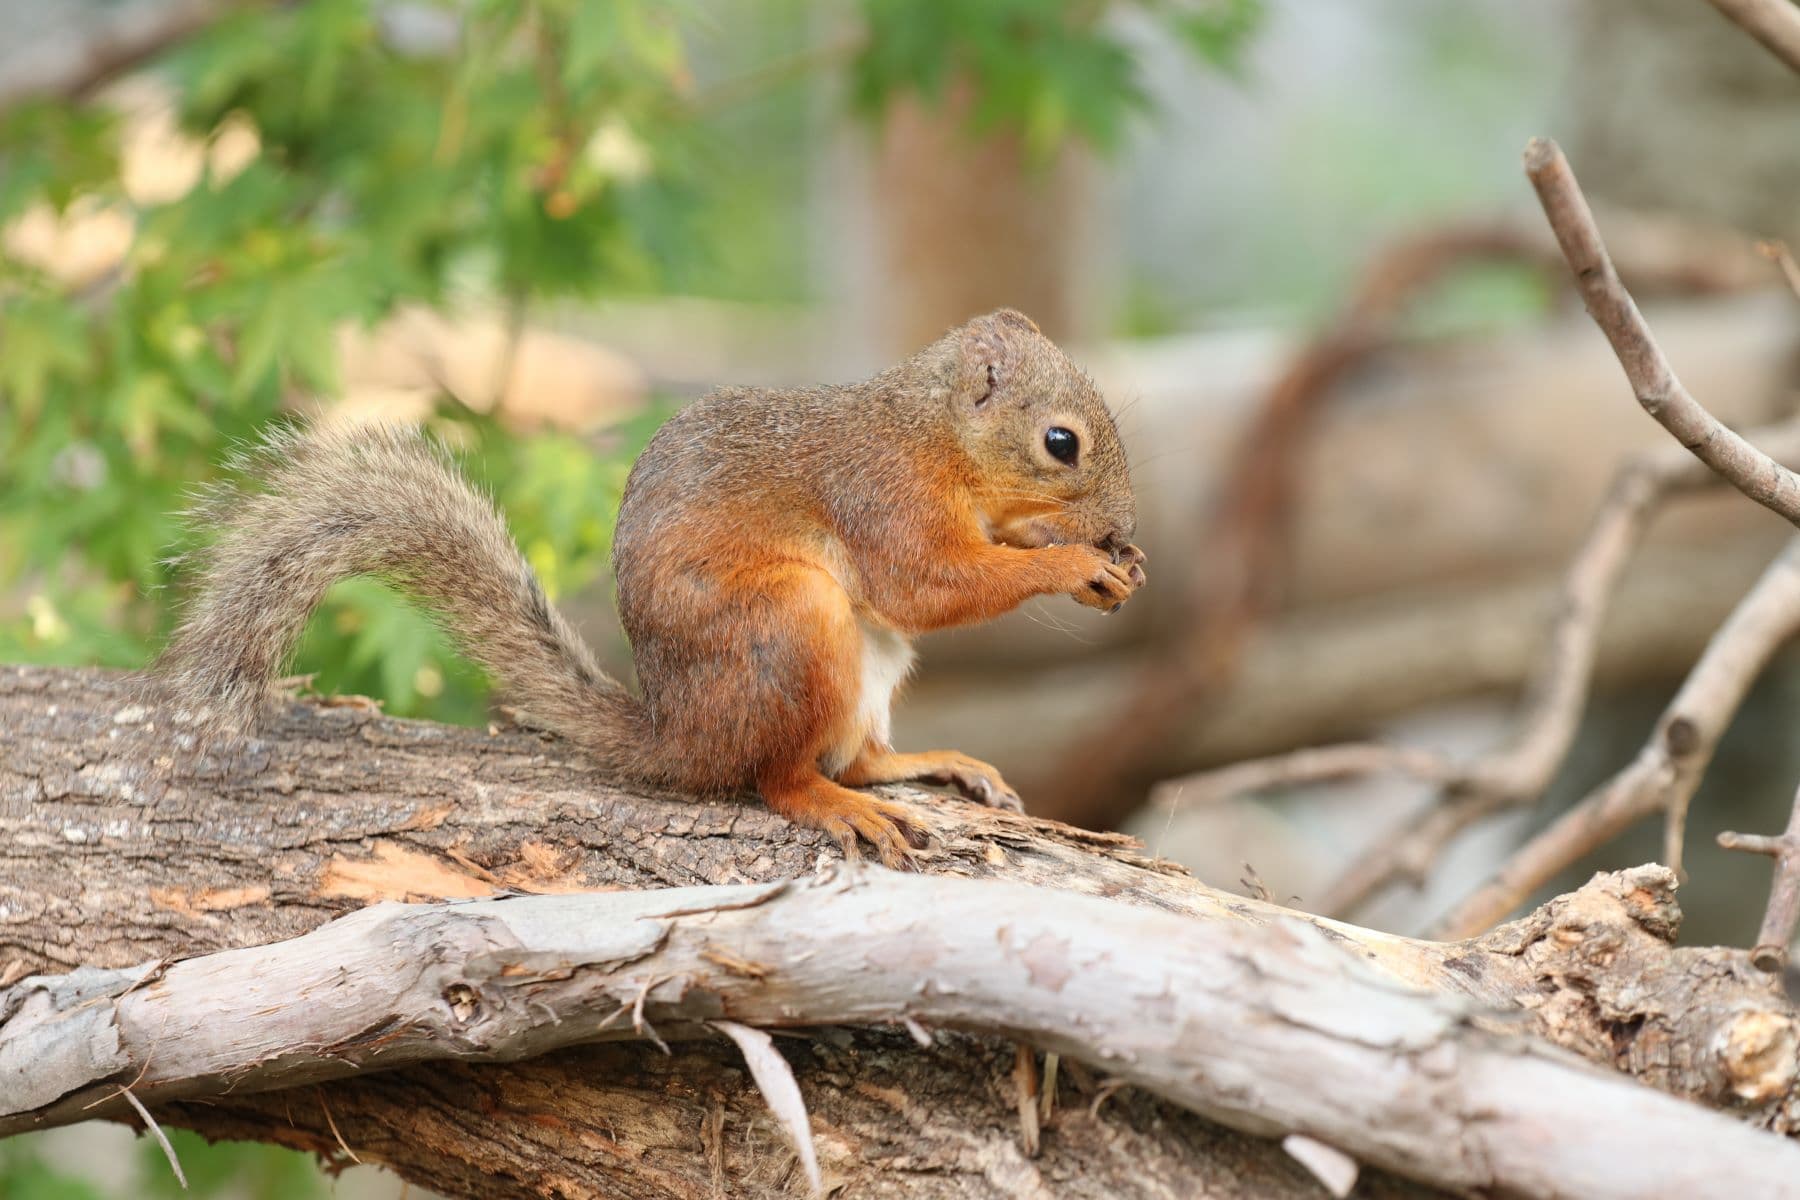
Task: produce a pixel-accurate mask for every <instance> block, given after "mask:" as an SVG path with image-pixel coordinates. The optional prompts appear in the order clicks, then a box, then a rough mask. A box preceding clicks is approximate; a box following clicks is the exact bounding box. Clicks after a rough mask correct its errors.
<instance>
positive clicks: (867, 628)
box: [822, 620, 914, 775]
mask: <svg viewBox="0 0 1800 1200" xmlns="http://www.w3.org/2000/svg"><path fill="white" fill-rule="evenodd" d="M857 625H858V627H859V628H860V629H861V630H862V669H861V672H860V681H859V682H860V690H859V692H858V694H857V701H856V718H855V720H854V721H853V722H852V724H851V728H850V729H849V731H848V736H847V737H845V739H844V740H843V741H841V742H839V743H838V744H837V745H835V746H833V747H831V749H830V750H829V751H828V752H827V753H826V755H825V761H824V763H823V764H822V765H823V766H824V768H825V771H826V773H827V774H831V775H835V774H837V773H838V772H839V771H842V770H843V769H844V768H845V767H847V766H849V765H850V763H851V761H852V760H853V759H855V758H856V755H857V752H858V751H859V750H861V749H862V747H863V743H864V742H865V741H868V740H869V739H871V738H872V739H874V740H875V741H876V742H879V743H880V744H881V745H884V746H885V745H887V744H888V738H889V736H890V728H891V727H890V722H889V710H890V708H891V706H892V703H893V699H894V692H895V690H896V689H897V688H899V686H900V685H901V684H902V683H904V682H905V681H906V677H907V675H908V674H910V673H911V672H912V668H913V658H914V655H913V647H912V643H911V642H910V641H908V640H907V638H906V635H905V634H902V633H899V632H897V631H895V630H892V629H888V628H886V627H884V626H881V625H871V624H870V623H869V622H867V621H861V620H859V621H858V622H857Z"/></svg>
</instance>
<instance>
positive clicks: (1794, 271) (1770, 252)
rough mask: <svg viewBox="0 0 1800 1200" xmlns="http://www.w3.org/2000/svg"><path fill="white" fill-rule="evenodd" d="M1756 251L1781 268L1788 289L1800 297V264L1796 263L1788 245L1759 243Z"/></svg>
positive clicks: (1783, 243)
mask: <svg viewBox="0 0 1800 1200" xmlns="http://www.w3.org/2000/svg"><path fill="white" fill-rule="evenodd" d="M1756 249H1757V252H1758V253H1759V254H1761V255H1762V256H1763V257H1764V258H1766V259H1768V260H1769V261H1770V262H1772V263H1774V264H1775V265H1776V266H1777V267H1778V268H1780V270H1781V277H1782V278H1783V279H1785V280H1787V285H1788V287H1789V288H1791V289H1792V290H1793V293H1794V295H1795V296H1800V263H1797V262H1795V261H1794V256H1793V254H1792V253H1791V252H1790V251H1789V250H1788V248H1787V243H1786V242H1780V241H1776V242H1758V243H1756Z"/></svg>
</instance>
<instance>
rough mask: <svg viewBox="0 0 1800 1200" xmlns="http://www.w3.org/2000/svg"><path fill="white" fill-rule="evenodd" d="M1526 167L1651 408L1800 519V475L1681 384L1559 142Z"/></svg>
mask: <svg viewBox="0 0 1800 1200" xmlns="http://www.w3.org/2000/svg"><path fill="white" fill-rule="evenodd" d="M1790 7H1791V6H1790ZM1797 19H1800V18H1797ZM1525 174H1526V175H1527V176H1528V177H1530V179H1531V185H1532V187H1534V188H1535V189H1537V194H1538V200H1539V202H1540V203H1542V205H1543V207H1544V216H1545V218H1546V219H1548V220H1549V222H1550V228H1551V229H1552V230H1553V231H1554V232H1555V233H1556V240H1557V244H1558V245H1560V246H1561V247H1562V252H1563V257H1564V258H1566V259H1567V260H1568V263H1569V268H1570V269H1571V270H1572V271H1573V272H1574V273H1575V285H1576V287H1577V288H1578V289H1580V291H1581V297H1582V299H1583V300H1584V301H1585V302H1586V303H1587V309H1588V315H1589V316H1591V317H1593V319H1594V323H1595V324H1596V325H1598V326H1599V327H1600V331H1601V332H1602V333H1604V334H1605V335H1606V340H1607V341H1609V342H1610V343H1612V348H1613V353H1614V354H1616V355H1618V358H1619V365H1620V366H1622V367H1623V368H1624V369H1625V377H1626V378H1627V379H1628V380H1630V381H1631V387H1632V390H1633V391H1634V392H1635V393H1636V394H1637V398H1638V403H1639V404H1641V405H1643V406H1644V411H1646V412H1648V413H1649V414H1650V415H1651V416H1652V417H1654V418H1656V420H1657V421H1658V422H1659V423H1660V424H1661V425H1662V426H1663V428H1664V429H1667V430H1668V431H1669V432H1670V433H1671V434H1673V435H1674V437H1675V440H1676V441H1678V442H1680V443H1681V444H1682V445H1683V446H1686V447H1687V448H1688V449H1689V450H1691V451H1693V453H1694V454H1695V456H1696V457H1698V458H1699V459H1700V460H1701V461H1702V462H1704V463H1705V464H1706V465H1707V466H1709V467H1711V468H1712V469H1713V470H1715V471H1717V472H1718V473H1719V474H1720V475H1722V476H1724V477H1725V478H1726V479H1728V480H1730V481H1731V483H1732V485H1733V486H1735V487H1736V488H1737V489H1738V490H1739V491H1741V492H1743V493H1744V494H1745V495H1746V496H1748V497H1750V498H1751V499H1752V500H1755V501H1756V502H1757V503H1758V504H1761V505H1763V506H1764V507H1765V508H1768V509H1770V510H1772V511H1774V512H1777V513H1779V514H1781V515H1782V516H1783V517H1786V518H1787V519H1788V520H1789V521H1791V522H1793V523H1795V524H1797V525H1800V476H1796V475H1795V474H1794V473H1793V472H1792V471H1789V470H1788V469H1787V468H1786V467H1783V466H1782V465H1781V464H1780V463H1777V462H1776V461H1774V460H1773V459H1771V458H1770V457H1769V456H1768V455H1766V454H1763V453H1762V452H1761V451H1759V450H1757V449H1756V447H1754V446H1752V445H1751V444H1750V443H1749V442H1747V441H1745V440H1744V439H1743V438H1742V437H1741V436H1739V435H1738V434H1736V433H1734V432H1732V431H1731V430H1730V429H1728V428H1727V427H1726V426H1725V425H1724V424H1723V423H1722V422H1720V421H1719V420H1718V418H1716V417H1714V416H1713V415H1712V414H1711V413H1709V412H1707V411H1706V409H1705V408H1703V407H1702V406H1701V405H1700V403H1699V401H1697V400H1695V399H1694V398H1693V397H1692V396H1690V395H1689V394H1688V392H1687V389H1686V388H1684V387H1682V386H1681V381H1680V380H1679V379H1677V378H1676V377H1675V372H1674V370H1673V368H1671V367H1670V366H1669V361H1668V359H1667V358H1665V357H1664V356H1663V352H1662V349H1661V348H1660V347H1659V346H1657V344H1656V339H1655V338H1654V336H1652V334H1651V332H1650V326H1649V325H1648V324H1646V323H1645V321H1644V318H1643V315H1642V314H1641V313H1639V312H1638V308H1637V305H1636V303H1634V302H1633V301H1632V299H1631V293H1629V292H1627V291H1626V290H1625V285H1624V284H1623V283H1621V282H1620V281H1619V275H1618V272H1617V271H1615V270H1614V269H1613V264H1612V259H1611V258H1609V257H1608V256H1607V253H1606V245H1605V243H1604V242H1602V241H1601V239H1600V230H1599V228H1598V227H1597V226H1596V225H1595V224H1594V214H1593V213H1592V212H1591V211H1590V210H1589V208H1588V203H1587V198H1586V197H1584V196H1583V195H1582V194H1581V187H1580V185H1579V184H1577V183H1576V182H1575V173H1574V172H1573V171H1571V170H1570V169H1569V162H1568V159H1566V158H1564V157H1563V153H1562V151H1561V150H1560V149H1558V148H1557V145H1556V143H1555V142H1552V141H1549V140H1548V139H1546V138H1533V139H1532V141H1531V144H1530V145H1529V146H1527V147H1526V149H1525Z"/></svg>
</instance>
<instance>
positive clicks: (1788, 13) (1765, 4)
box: [1710, 0, 1800, 71]
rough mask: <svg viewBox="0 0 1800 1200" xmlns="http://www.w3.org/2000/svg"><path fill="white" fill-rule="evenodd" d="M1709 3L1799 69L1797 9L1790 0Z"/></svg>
mask: <svg viewBox="0 0 1800 1200" xmlns="http://www.w3.org/2000/svg"><path fill="white" fill-rule="evenodd" d="M1710 2H1711V4H1712V6H1713V7H1714V8H1716V9H1718V10H1719V11H1720V12H1722V13H1724V14H1725V16H1726V17H1728V18H1730V19H1731V20H1732V21H1735V22H1737V24H1738V25H1739V26H1740V27H1742V29H1743V30H1744V32H1745V33H1747V34H1749V35H1750V36H1751V37H1753V38H1755V39H1756V40H1757V41H1759V42H1761V43H1762V44H1763V45H1764V46H1766V47H1768V49H1769V52H1770V53H1771V54H1773V55H1774V56H1775V57H1776V58H1779V59H1780V60H1781V61H1782V62H1784V63H1786V64H1787V65H1788V66H1790V67H1792V68H1793V69H1794V70H1796V71H1800V8H1796V7H1795V6H1794V4H1793V3H1792V0H1710Z"/></svg>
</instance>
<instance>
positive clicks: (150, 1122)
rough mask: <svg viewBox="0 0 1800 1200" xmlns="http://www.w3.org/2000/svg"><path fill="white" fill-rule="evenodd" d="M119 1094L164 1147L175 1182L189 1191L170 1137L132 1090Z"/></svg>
mask: <svg viewBox="0 0 1800 1200" xmlns="http://www.w3.org/2000/svg"><path fill="white" fill-rule="evenodd" d="M118 1094H119V1095H121V1096H123V1097H125V1100H126V1102H127V1103H128V1104H130V1105H131V1107H132V1108H134V1109H136V1110H137V1115H138V1116H139V1117H141V1118H142V1119H143V1122H144V1128H146V1129H148V1130H149V1131H150V1136H151V1137H153V1138H155V1139H156V1144H157V1145H159V1146H161V1147H162V1152H163V1157H164V1158H166V1159H168V1160H169V1170H171V1171H173V1172H175V1182H177V1183H179V1184H180V1185H181V1190H182V1191H184V1192H185V1191H187V1185H188V1181H187V1172H185V1171H183V1170H182V1169H181V1160H180V1159H179V1158H177V1157H176V1156H175V1147H174V1146H173V1145H172V1144H171V1143H170V1142H169V1135H168V1134H166V1133H164V1132H163V1131H162V1126H161V1125H158V1124H157V1123H156V1118H155V1117H153V1116H151V1115H150V1110H149V1109H147V1108H145V1107H144V1102H143V1101H142V1100H139V1099H138V1098H137V1097H136V1096H134V1095H132V1094H131V1089H130V1088H128V1087H123V1088H120V1089H119V1092H118Z"/></svg>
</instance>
